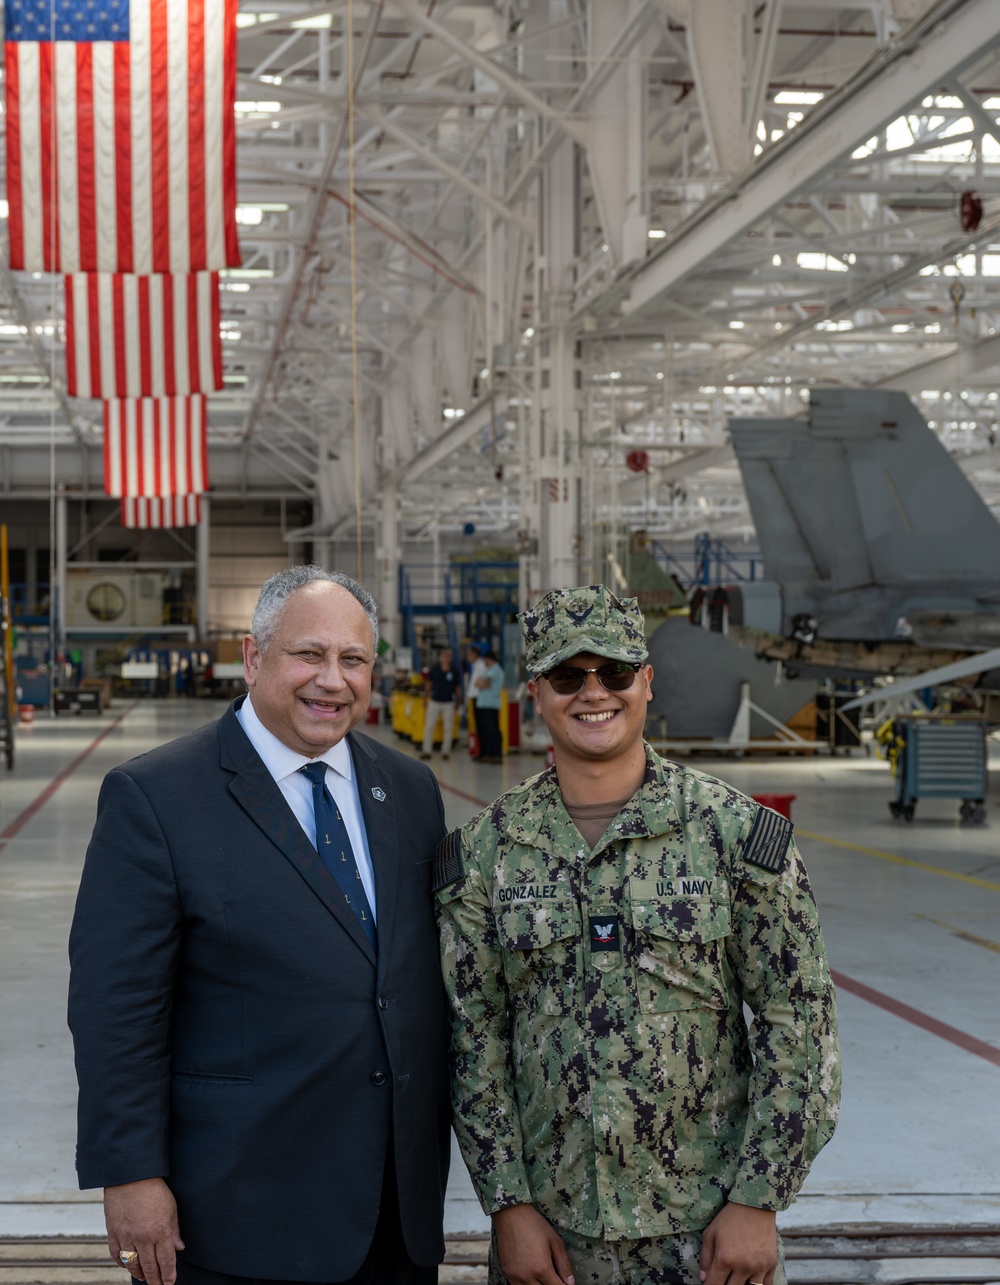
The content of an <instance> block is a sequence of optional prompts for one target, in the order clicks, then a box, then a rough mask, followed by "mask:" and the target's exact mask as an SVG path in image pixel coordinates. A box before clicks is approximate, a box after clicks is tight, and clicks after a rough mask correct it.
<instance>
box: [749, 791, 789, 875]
mask: <svg viewBox="0 0 1000 1285" xmlns="http://www.w3.org/2000/svg"><path fill="white" fill-rule="evenodd" d="M791 841H792V823H791V821H789V820H788V819H787V818H786V817H783V816H779V815H778V813H777V812H772V811H771V809H770V808H765V807H760V808H758V809H757V815H756V816H755V817H754V821H753V826H752V827H751V830H750V834H749V835H748V837H747V842H746V847H745V848H744V849H743V860H744V861H747V862H749V863H750V865H752V866H760V868H761V869H762V870H771V871H773V872H774V873H775V874H777V872H778V871H779V870H784V868H785V858H786V855H787V853H788V845H789V844H790V843H791Z"/></svg>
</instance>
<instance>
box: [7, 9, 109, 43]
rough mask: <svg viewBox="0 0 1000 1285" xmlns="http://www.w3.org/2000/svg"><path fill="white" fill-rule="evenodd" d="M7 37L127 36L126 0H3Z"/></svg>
mask: <svg viewBox="0 0 1000 1285" xmlns="http://www.w3.org/2000/svg"><path fill="white" fill-rule="evenodd" d="M4 15H5V38H6V39H7V40H14V41H17V40H37V41H50V40H67V41H76V42H79V41H94V40H128V38H129V0H5V4H4Z"/></svg>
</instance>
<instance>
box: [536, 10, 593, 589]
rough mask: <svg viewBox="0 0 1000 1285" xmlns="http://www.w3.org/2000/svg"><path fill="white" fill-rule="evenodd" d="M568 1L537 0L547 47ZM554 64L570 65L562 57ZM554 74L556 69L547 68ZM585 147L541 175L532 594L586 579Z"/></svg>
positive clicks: (559, 31)
mask: <svg viewBox="0 0 1000 1285" xmlns="http://www.w3.org/2000/svg"><path fill="white" fill-rule="evenodd" d="M566 16H567V6H566V5H565V3H564V2H563V0H549V5H548V6H543V5H534V6H532V20H533V21H537V22H539V23H546V22H547V24H548V25H549V27H550V28H551V29H552V30H551V34H550V35H549V36H548V37H547V40H548V42H549V51H550V52H552V53H555V54H562V53H565V52H566V51H567V49H568V46H567V47H566V48H564V47H563V46H564V43H565V41H566V31H567V27H566V25H565V23H564V22H563V25H560V22H562V21H563V20H564V19H565V17H566ZM549 66H550V67H554V68H563V67H568V66H569V63H568V62H564V61H562V60H556V61H555V62H553V63H551V64H549ZM547 74H548V75H550V76H551V75H552V74H553V73H552V71H551V70H550V71H549V72H547ZM578 160H579V153H578V151H577V146H576V144H574V143H572V142H569V141H567V142H565V143H563V144H562V145H561V146H560V147H559V148H558V149H557V150H556V151H555V153H554V154H553V156H552V159H551V160H550V162H549V164H548V166H547V167H546V169H545V170H544V171H543V173H542V174H541V176H540V178H539V193H538V195H539V201H538V245H537V253H536V262H537V264H538V267H537V269H536V321H535V330H536V335H535V338H534V342H535V388H534V392H535V395H534V398H533V399H532V401H533V405H532V414H531V421H530V426H529V430H528V441H527V447H528V449H527V462H528V463H529V465H530V466H531V474H532V475H531V476H530V477H525V476H522V483H521V486H522V498H521V508H522V512H523V513H524V514H525V517H526V523H523V525H524V526H525V527H526V530H525V535H526V537H527V538H526V540H525V546H526V548H527V550H528V554H527V557H526V565H525V574H524V576H523V580H524V582H525V587H526V591H527V594H526V596H527V598H528V599H529V600H534V599H535V598H537V597H538V596H539V595H540V594H543V593H547V592H548V591H549V590H550V589H565V588H569V587H570V586H571V585H575V584H578V583H579V580H580V409H579V387H578V385H579V361H578V356H577V344H576V340H575V337H574V335H573V334H572V332H571V331H570V329H569V326H568V318H569V311H570V303H571V299H572V281H571V279H570V272H571V269H572V265H573V260H574V258H575V256H576V254H577V253H578V249H579V247H578V244H577V243H578V239H579V232H578V228H579V210H578V202H579V183H578V172H577V166H578Z"/></svg>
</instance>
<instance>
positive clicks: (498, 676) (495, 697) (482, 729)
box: [476, 651, 503, 763]
mask: <svg viewBox="0 0 1000 1285" xmlns="http://www.w3.org/2000/svg"><path fill="white" fill-rule="evenodd" d="M476 686H477V687H478V689H479V690H478V693H477V695H476V727H477V728H478V729H479V756H478V760H477V761H478V762H480V763H500V762H502V761H503V740H502V738H501V736H500V694H501V692H502V691H503V670H502V669H501V668H500V664H499V662H498V661H497V654H496V652H495V651H488V652H486V654H485V655H484V656H483V672H482V675H481V677H480V678H478V679H477V680H476Z"/></svg>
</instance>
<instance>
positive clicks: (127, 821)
mask: <svg viewBox="0 0 1000 1285" xmlns="http://www.w3.org/2000/svg"><path fill="white" fill-rule="evenodd" d="M252 629H253V632H252V633H251V634H249V635H247V637H246V638H245V640H244V648H243V655H244V670H245V676H246V681H247V684H248V686H249V688H250V692H249V696H248V697H246V698H241V699H240V700H237V701H236V702H234V704H233V706H231V707H230V709H229V710H228V711H227V712H226V714H224V715H223V717H222V718H221V719H220V720H219V722H218V723H215V724H212V725H210V726H208V727H205V728H202V729H200V730H198V731H196V732H193V733H191V734H189V735H187V736H183V737H181V738H180V739H179V740H176V741H173V742H172V743H170V744H168V745H165V746H162V747H160V748H159V749H156V750H154V751H152V752H151V753H149V754H145V755H143V756H142V757H140V758H138V759H134V760H132V761H131V762H130V763H126V764H124V765H123V766H122V767H119V768H116V769H115V770H113V771H112V772H110V773H109V774H108V776H107V777H106V779H105V781H104V785H103V787H102V790H101V796H100V800H99V803H98V816H97V823H96V826H95V828H94V833H93V837H92V839H91V843H90V847H89V849H88V852H87V859H86V863H85V866H84V871H83V878H82V882H81V886H80V894H79V900H78V902H77V910H76V917H75V920H74V924H73V931H72V935H71V940H70V956H71V964H72V977H71V982H70V1010H69V1015H70V1026H71V1027H72V1030H73V1035H74V1039H75V1044H76V1062H77V1074H78V1078H79V1081H80V1106H79V1141H78V1147H77V1168H78V1171H79V1177H80V1184H81V1186H82V1187H85V1188H86V1187H98V1186H102V1187H104V1189H105V1198H104V1200H105V1214H106V1218H107V1224H108V1243H109V1249H110V1251H111V1254H112V1257H113V1258H115V1259H116V1261H120V1262H121V1263H122V1265H123V1266H125V1267H127V1268H128V1270H129V1271H130V1272H131V1273H132V1275H134V1276H136V1277H140V1278H144V1279H145V1280H147V1281H148V1282H150V1285H173V1281H174V1280H175V1279H176V1280H178V1281H179V1282H180V1283H181V1285H246V1283H247V1282H250V1281H254V1282H271V1281H310V1282H342V1281H347V1282H351V1283H352V1285H433V1282H434V1281H436V1278H437V1266H436V1265H437V1264H438V1263H439V1262H440V1261H441V1259H442V1258H443V1255H444V1242H443V1238H442V1209H443V1200H444V1188H445V1183H446V1179H447V1166H448V1126H447V1120H448V1081H447V1069H446V1061H445V1038H446V1037H445V1006H444V998H443V989H442V986H441V981H440V970H439V965H438V947H437V936H436V932H435V928H434V919H433V913H432V904H431V866H432V857H433V853H434V848H435V846H436V845H437V843H438V841H439V840H440V838H441V837H442V835H443V834H444V828H445V827H444V810H443V807H442V803H441V796H440V793H439V791H438V788H437V783H436V781H435V779H434V777H433V775H432V774H431V773H430V771H428V769H427V768H426V767H423V766H422V765H421V764H419V763H416V762H414V760H413V759H411V758H408V757H407V756H405V755H403V754H400V753H398V752H397V751H395V750H391V749H387V748H386V747H384V746H382V745H380V744H378V743H377V742H375V741H373V740H371V739H369V738H367V737H364V736H360V735H359V734H358V733H356V732H354V731H352V730H351V729H352V728H354V726H355V725H356V724H357V723H358V722H359V721H360V720H361V719H362V718H363V717H364V714H365V711H366V710H367V708H368V703H369V699H370V696H371V674H372V665H373V663H374V660H375V648H376V643H377V617H376V614H375V604H374V602H373V600H372V598H371V596H370V594H368V592H367V591H366V590H365V589H363V588H362V587H361V586H360V585H358V584H356V583H355V582H354V581H353V580H350V579H349V578H348V577H346V576H342V575H339V574H330V573H328V572H326V571H323V570H321V569H320V568H318V567H295V568H292V569H291V570H289V571H285V572H281V573H279V574H278V575H277V576H272V577H271V579H270V580H269V581H267V583H266V584H265V585H264V587H263V589H262V591H261V597H260V601H259V602H258V604H257V609H256V611H255V612H254V618H253V625H252ZM316 765H320V766H316ZM304 771H307V772H308V773H309V775H308V776H307V775H304V774H303V772H304ZM317 837H318V839H319V847H320V848H321V849H323V853H324V856H323V858H322V859H321V857H320V856H319V855H318V853H317V846H316V840H317ZM331 853H332V854H333V855H332V857H331V856H330V854H331Z"/></svg>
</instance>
